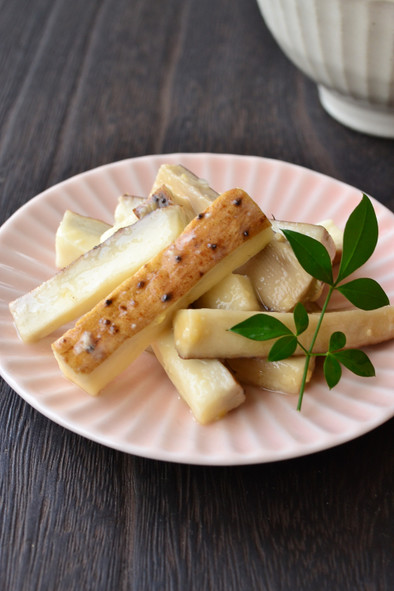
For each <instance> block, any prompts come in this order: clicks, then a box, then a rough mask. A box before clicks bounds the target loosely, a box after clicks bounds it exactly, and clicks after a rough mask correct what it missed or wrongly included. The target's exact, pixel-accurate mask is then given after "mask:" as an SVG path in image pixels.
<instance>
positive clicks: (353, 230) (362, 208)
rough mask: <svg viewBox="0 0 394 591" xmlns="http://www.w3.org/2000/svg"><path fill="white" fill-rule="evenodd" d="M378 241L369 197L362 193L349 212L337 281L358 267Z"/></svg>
mask: <svg viewBox="0 0 394 591" xmlns="http://www.w3.org/2000/svg"><path fill="white" fill-rule="evenodd" d="M377 241H378V222H377V219H376V214H375V210H374V208H373V206H372V203H371V201H370V199H369V198H368V197H367V196H366V195H365V194H364V195H363V197H362V200H361V201H360V203H359V204H358V205H357V207H356V208H355V209H354V210H353V212H352V213H351V214H350V216H349V218H348V220H347V223H346V226H345V230H344V234H343V251H342V258H341V262H340V265H339V271H338V277H337V283H339V282H340V281H342V280H343V279H345V277H348V276H349V275H350V274H351V273H353V271H355V270H356V269H358V268H360V267H361V266H362V265H363V264H364V263H365V262H366V261H367V260H368V259H369V257H370V256H371V255H372V253H373V251H374V250H375V247H376V243H377Z"/></svg>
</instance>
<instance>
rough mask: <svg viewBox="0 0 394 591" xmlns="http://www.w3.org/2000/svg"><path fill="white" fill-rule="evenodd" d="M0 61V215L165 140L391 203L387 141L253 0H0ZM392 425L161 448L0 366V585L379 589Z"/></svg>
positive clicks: (385, 550) (388, 580)
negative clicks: (31, 393)
mask: <svg viewBox="0 0 394 591" xmlns="http://www.w3.org/2000/svg"><path fill="white" fill-rule="evenodd" d="M0 72H1V84H0V199H1V208H0V215H1V220H0V221H1V222H3V221H5V220H6V219H7V218H8V217H9V216H10V215H11V214H12V213H13V212H15V211H16V210H17V209H18V208H19V207H20V206H21V205H22V204H24V203H25V202H27V201H28V200H29V199H31V198H32V197H33V196H34V195H36V194H37V193H39V192H41V191H43V190H44V189H46V188H47V187H49V186H51V185H52V184H54V183H57V182H59V181H61V180H63V179H66V178H68V177H70V176H71V175H74V174H76V173H78V172H82V171H85V170H88V169H90V168H93V167H96V166H99V165H101V164H104V163H108V162H113V161H116V160H120V159H123V158H129V157H133V156H140V155H144V154H153V153H170V152H178V151H182V152H221V153H236V154H255V155H260V156H267V157H270V158H277V159H281V160H285V161H289V162H293V163H296V164H300V165H303V166H306V167H308V168H311V169H313V170H317V171H319V172H322V173H325V174H328V175H330V176H333V177H335V178H337V179H339V180H342V181H345V182H347V183H349V184H351V185H354V186H356V187H357V188H359V189H360V190H363V191H365V192H367V193H369V194H370V195H373V196H374V197H375V198H376V199H378V200H379V201H381V202H382V203H384V204H385V205H386V206H387V207H389V208H390V209H391V210H394V174H393V170H394V166H393V164H394V142H393V141H391V140H384V139H379V138H375V137H370V136H367V135H363V134H359V133H357V132H354V131H351V130H350V129H347V128H345V127H343V126H341V125H340V124H339V123H337V122H336V121H334V120H333V119H332V118H331V117H329V115H327V114H326V113H325V112H324V111H323V110H322V108H321V106H320V104H319V102H318V98H317V91H316V87H315V85H314V84H313V83H312V82H311V81H309V80H308V79H306V78H305V77H304V76H303V75H302V74H301V73H300V72H299V71H297V70H296V69H295V68H294V66H293V65H292V64H291V63H290V62H289V61H288V60H287V58H286V57H285V56H284V55H283V54H282V53H281V51H280V50H279V48H278V46H277V45H276V43H275V42H274V40H273V38H272V37H271V35H270V33H269V32H268V31H267V29H266V28H265V25H264V23H263V21H262V19H261V17H260V14H259V12H258V8H257V4H256V2H255V0H242V1H241V0H215V1H212V0H210V1H207V0H198V1H197V0H165V1H160V0H84V1H83V2H80V1H78V0H30V1H27V0H12V2H11V1H7V0H0ZM0 338H1V336H0ZM393 443H394V438H393V421H390V422H388V423H386V424H385V425H383V426H381V427H379V428H378V429H376V430H375V431H373V432H371V433H369V434H368V435H365V436H363V437H361V438H359V439H357V440H355V441H352V442H350V443H348V444H346V445H342V446H340V447H338V448H335V449H332V450H329V451H325V452H322V453H318V454H315V455H312V456H309V457H305V458H300V459H297V460H291V461H290V460H289V461H284V462H280V463H273V464H267V465H257V466H250V467H248V466H246V467H227V468H209V467H198V466H186V465H185V466H184V465H177V464H169V463H165V462H158V461H153V460H147V459H143V458H138V457H133V456H129V455H126V454H123V453H120V452H117V451H114V450H111V449H107V448H105V447H102V446H100V445H98V444H95V443H92V442H90V441H89V440H86V439H84V438H82V437H80V436H77V435H74V434H73V433H70V432H68V431H66V430H65V429H63V428H62V427H60V426H58V425H56V424H54V423H52V422H51V421H49V420H48V419H46V418H45V417H43V416H41V415H40V414H39V413H38V412H36V411H35V410H33V409H32V408H31V407H30V406H29V405H28V404H26V403H25V402H24V401H23V400H22V399H21V398H20V397H19V396H18V395H17V394H16V393H15V392H14V391H13V390H12V389H11V388H10V387H9V386H8V385H7V384H6V383H5V382H4V381H2V382H1V404H0V471H1V473H0V589H1V590H5V591H30V590H34V591H36V590H39V591H44V590H45V591H46V590H48V591H52V590H56V591H63V590H67V591H70V590H74V589H75V590H83V591H85V590H92V591H93V590H94V591H96V590H100V591H101V590H103V591H107V590H109V591H112V590H114V591H122V590H123V591H126V590H136V591H142V590H149V591H152V590H160V591H161V590H165V591H167V590H168V591H205V590H214V591H221V590H223V591H232V590H234V591H243V590H245V591H249V590H264V591H265V590H267V591H268V590H269V591H298V590H302V591H315V590H316V589H319V591H334V590H335V591H338V590H339V591H355V590H357V591H358V590H364V591H378V590H379V591H383V590H388V589H391V588H392V587H391V585H392V582H393V580H394V563H393V556H394V547H393V525H394V523H393V516H394V499H393V485H394V476H393V472H394V461H393Z"/></svg>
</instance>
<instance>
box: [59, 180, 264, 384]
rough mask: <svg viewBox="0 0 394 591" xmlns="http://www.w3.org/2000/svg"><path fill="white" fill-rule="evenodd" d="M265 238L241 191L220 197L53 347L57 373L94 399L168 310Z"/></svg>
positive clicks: (162, 325)
mask: <svg viewBox="0 0 394 591" xmlns="http://www.w3.org/2000/svg"><path fill="white" fill-rule="evenodd" d="M166 209H168V208H166ZM166 209H163V210H157V212H160V211H166ZM151 215H154V214H151ZM143 219H148V218H143ZM142 221H143V220H142ZM271 236H272V230H271V224H270V222H269V220H268V219H267V218H266V216H265V215H264V214H263V212H262V211H261V210H260V208H259V207H258V206H257V205H256V204H255V203H254V201H253V200H252V199H251V198H250V197H249V196H248V195H247V194H246V193H245V192H244V191H242V190H241V189H234V190H230V191H227V192H226V193H223V194H222V195H221V196H220V197H219V198H218V199H216V200H215V201H214V202H213V203H212V204H211V205H210V207H208V208H207V209H206V210H205V212H204V213H202V214H200V215H198V216H197V217H195V218H194V219H193V220H192V221H191V222H190V224H189V225H188V226H187V227H186V228H185V230H184V231H183V232H182V234H181V235H180V236H179V237H178V238H177V239H176V240H175V241H174V242H173V243H172V244H171V245H170V246H169V247H167V248H166V249H164V250H162V251H161V252H160V253H159V254H158V255H157V256H156V257H154V258H153V259H151V260H150V261H149V262H148V263H147V264H146V265H144V266H143V267H142V268H141V269H140V270H139V271H137V272H136V273H135V274H134V275H132V276H131V277H129V278H128V279H126V280H125V281H124V282H123V283H122V284H121V285H120V286H119V287H118V288H117V289H116V290H114V291H113V292H112V293H111V294H109V295H108V296H106V297H105V299H104V300H102V301H101V302H100V303H99V304H97V305H96V306H95V307H94V308H93V309H92V310H91V311H90V312H89V313H87V314H85V316H83V317H82V318H81V319H80V320H79V321H78V322H77V323H76V325H75V327H74V328H73V329H70V330H69V331H67V332H66V333H65V334H64V335H63V337H61V338H60V339H58V340H57V341H56V342H55V343H54V344H53V346H52V349H53V352H54V354H55V357H56V359H57V360H58V363H59V366H60V368H61V370H62V371H63V373H64V374H65V376H66V377H68V378H69V379H71V380H72V381H74V382H75V383H77V384H78V385H79V386H81V387H82V388H83V389H85V390H86V391H87V392H89V393H91V394H97V393H98V392H99V391H100V390H101V389H102V388H103V387H104V386H105V385H106V384H107V383H108V382H109V381H111V380H112V379H113V378H114V377H115V376H116V375H118V374H119V373H120V371H122V370H123V369H125V368H126V367H127V366H128V365H129V364H130V363H131V362H132V361H133V360H134V359H135V358H136V357H137V356H138V355H139V354H140V353H141V352H142V351H143V350H144V349H145V348H146V347H147V346H148V345H149V344H151V343H152V342H153V341H154V340H155V339H156V338H157V337H158V336H159V334H160V333H161V332H162V331H164V330H165V329H166V328H167V327H168V326H169V325H170V323H171V320H172V317H173V315H174V313H175V312H176V310H178V309H179V308H184V307H187V306H188V305H189V304H190V303H192V302H193V301H195V300H196V299H198V298H199V297H200V296H201V295H202V294H203V293H205V292H206V291H207V290H208V289H210V288H211V287H212V286H213V285H214V284H215V283H217V282H218V281H220V280H221V279H223V277H225V276H226V275H228V274H229V273H231V272H232V271H233V270H234V268H236V267H238V266H239V265H241V264H242V263H243V262H245V261H246V260H247V259H249V258H250V257H251V256H253V255H254V254H256V252H258V251H259V250H261V249H262V248H264V246H265V245H266V244H267V243H268V242H269V240H270V239H271Z"/></svg>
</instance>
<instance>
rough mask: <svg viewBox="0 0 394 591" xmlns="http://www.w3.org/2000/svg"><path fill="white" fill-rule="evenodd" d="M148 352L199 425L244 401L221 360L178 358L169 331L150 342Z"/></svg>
mask: <svg viewBox="0 0 394 591" xmlns="http://www.w3.org/2000/svg"><path fill="white" fill-rule="evenodd" d="M152 349H153V352H154V353H155V355H156V357H157V359H158V361H159V362H160V364H161V365H162V366H163V368H164V370H165V371H166V373H167V375H168V377H169V378H170V380H171V381H172V383H173V384H174V386H175V388H176V389H177V391H178V393H179V394H180V396H181V397H182V398H183V400H184V401H185V402H186V403H187V404H188V405H189V407H190V409H191V411H192V412H193V415H194V417H195V418H196V419H197V421H198V422H199V423H201V424H204V425H205V424H207V423H210V422H212V421H216V420H217V419H220V418H222V417H224V416H225V415H226V414H227V413H228V412H229V411H231V410H233V409H234V408H236V407H238V406H239V405H240V404H242V402H244V400H245V394H244V391H243V388H242V386H241V385H240V384H239V383H238V382H237V381H236V380H235V379H234V377H233V375H232V374H231V372H230V371H229V370H228V369H227V368H226V366H225V365H224V364H223V363H222V362H221V361H218V360H217V359H181V357H179V355H178V353H177V351H176V349H175V344H174V336H173V334H172V329H171V328H169V329H167V330H166V331H164V332H163V333H162V334H161V335H160V336H159V337H158V339H157V340H156V341H155V342H154V343H152Z"/></svg>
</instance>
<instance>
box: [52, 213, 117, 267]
mask: <svg viewBox="0 0 394 591" xmlns="http://www.w3.org/2000/svg"><path fill="white" fill-rule="evenodd" d="M110 227H111V226H110V225H109V224H107V223H106V222H103V221H101V220H96V219H95V218H91V217H88V216H84V215H80V214H78V213H75V212H74V211H70V210H66V211H65V212H64V215H63V218H62V220H61V222H60V224H59V226H58V229H57V231H56V237H55V252H56V267H57V268H58V269H62V268H63V267H67V265H69V264H70V263H72V262H73V261H75V259H77V258H78V257H80V256H81V255H82V254H84V253H85V252H87V251H88V250H90V249H92V248H93V247H94V246H96V245H97V244H99V243H100V238H101V235H102V234H103V232H106V231H107V230H108V229H109V228H110Z"/></svg>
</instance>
